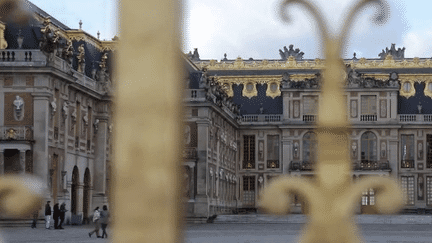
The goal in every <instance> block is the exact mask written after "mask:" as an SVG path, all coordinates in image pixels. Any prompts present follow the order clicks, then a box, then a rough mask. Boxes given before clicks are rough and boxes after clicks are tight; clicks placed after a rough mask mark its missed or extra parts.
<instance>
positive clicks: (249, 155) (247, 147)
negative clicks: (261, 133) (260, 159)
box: [243, 135, 255, 169]
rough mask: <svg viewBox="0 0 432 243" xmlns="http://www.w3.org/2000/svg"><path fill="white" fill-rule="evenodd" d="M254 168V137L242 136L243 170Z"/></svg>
mask: <svg viewBox="0 0 432 243" xmlns="http://www.w3.org/2000/svg"><path fill="white" fill-rule="evenodd" d="M253 168H255V135H244V136H243V169H253Z"/></svg>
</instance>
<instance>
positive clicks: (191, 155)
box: [183, 148, 198, 159]
mask: <svg viewBox="0 0 432 243" xmlns="http://www.w3.org/2000/svg"><path fill="white" fill-rule="evenodd" d="M197 158H198V156H197V150H196V148H184V149H183V159H197Z"/></svg>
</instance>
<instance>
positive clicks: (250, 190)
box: [243, 176, 255, 206]
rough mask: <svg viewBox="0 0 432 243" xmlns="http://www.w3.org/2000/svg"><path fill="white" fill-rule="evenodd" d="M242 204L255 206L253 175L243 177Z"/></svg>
mask: <svg viewBox="0 0 432 243" xmlns="http://www.w3.org/2000/svg"><path fill="white" fill-rule="evenodd" d="M243 206H255V176H244V177H243Z"/></svg>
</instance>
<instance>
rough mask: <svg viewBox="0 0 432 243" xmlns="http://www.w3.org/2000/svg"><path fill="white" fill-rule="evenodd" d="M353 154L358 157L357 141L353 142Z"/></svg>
mask: <svg viewBox="0 0 432 243" xmlns="http://www.w3.org/2000/svg"><path fill="white" fill-rule="evenodd" d="M351 155H352V157H353V158H354V159H355V158H357V141H352V143H351Z"/></svg>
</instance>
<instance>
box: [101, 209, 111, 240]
mask: <svg viewBox="0 0 432 243" xmlns="http://www.w3.org/2000/svg"><path fill="white" fill-rule="evenodd" d="M108 219H109V213H108V207H107V206H106V205H104V206H103V211H102V212H101V213H100V219H99V223H100V224H101V227H102V238H104V237H105V238H108V234H107V233H106V227H107V226H108Z"/></svg>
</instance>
